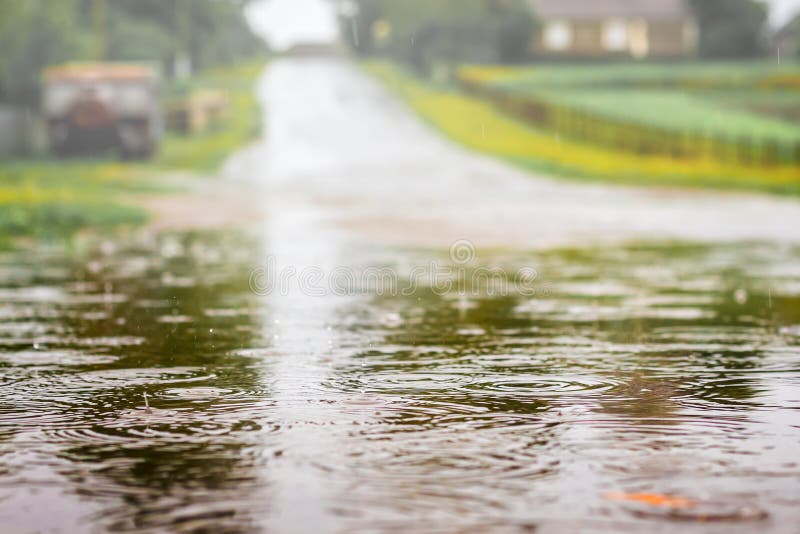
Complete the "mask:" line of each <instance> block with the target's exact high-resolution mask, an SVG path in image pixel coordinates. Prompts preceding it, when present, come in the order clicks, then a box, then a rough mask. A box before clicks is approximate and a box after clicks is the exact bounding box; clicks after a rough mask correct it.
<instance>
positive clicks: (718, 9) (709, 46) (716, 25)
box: [691, 0, 767, 58]
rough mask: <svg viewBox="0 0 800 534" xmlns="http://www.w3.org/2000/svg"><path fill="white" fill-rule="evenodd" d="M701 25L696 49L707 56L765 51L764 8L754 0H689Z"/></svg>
mask: <svg viewBox="0 0 800 534" xmlns="http://www.w3.org/2000/svg"><path fill="white" fill-rule="evenodd" d="M691 5H692V9H693V10H694V13H695V16H696V17H697V21H698V24H699V26H700V42H699V53H700V56H701V57H706V58H744V57H755V56H758V55H761V54H763V53H764V51H765V45H764V28H765V25H766V21H767V8H766V6H765V5H764V4H762V3H761V2H756V1H755V0H692V1H691Z"/></svg>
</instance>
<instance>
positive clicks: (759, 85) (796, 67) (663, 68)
mask: <svg viewBox="0 0 800 534" xmlns="http://www.w3.org/2000/svg"><path fill="white" fill-rule="evenodd" d="M459 81H460V82H461V83H462V84H466V85H465V86H469V87H480V88H483V91H488V92H489V93H490V94H491V95H493V96H492V97H491V98H493V99H494V100H497V99H498V95H501V96H500V99H501V100H502V99H506V98H508V99H512V98H513V99H519V98H522V99H528V100H529V101H531V102H537V103H539V105H542V106H545V107H546V108H547V109H550V110H551V112H550V113H548V114H546V115H547V116H553V115H554V114H555V113H560V112H561V110H569V111H572V112H575V113H578V114H581V117H579V118H578V120H579V121H583V122H584V123H586V124H588V125H589V126H587V127H581V126H580V125H579V126H578V128H577V129H578V132H579V133H580V134H582V135H581V138H583V139H585V140H588V141H590V142H597V143H600V144H602V143H604V142H607V138H608V135H607V131H608V128H611V129H612V131H613V132H616V133H613V134H612V136H614V137H618V138H624V137H628V138H629V139H627V140H625V141H621V142H620V143H619V145H618V146H617V148H624V147H625V146H628V147H629V149H631V150H638V149H639V148H638V147H637V144H636V137H637V136H646V135H649V134H651V133H652V132H655V134H654V135H659V133H663V134H664V135H668V136H672V139H671V140H670V139H667V140H665V141H664V142H663V143H662V144H661V145H657V144H655V145H654V144H653V143H651V144H650V146H649V147H648V148H649V149H650V150H652V149H654V148H658V147H659V146H661V147H663V148H664V149H665V150H666V152H665V153H666V154H670V153H671V152H672V148H671V146H670V144H669V142H670V141H671V142H672V145H677V144H678V142H680V140H681V139H685V138H686V137H687V136H692V138H694V139H696V140H698V143H699V144H700V145H708V146H710V144H711V143H712V142H713V143H714V144H716V145H718V146H719V145H726V146H727V148H726V149H723V150H718V151H717V152H716V154H715V155H717V156H720V154H722V153H726V154H727V156H724V157H740V156H739V155H738V154H740V153H742V154H744V155H743V156H741V159H746V158H751V156H749V155H747V154H749V153H750V154H755V156H754V157H757V158H762V159H763V160H764V161H771V162H774V161H797V150H798V146H800V121H799V120H798V119H799V118H800V64H798V63H787V64H778V63H777V62H769V61H759V62H738V63H677V64H659V63H656V64H638V63H610V64H542V65H537V66H522V67H497V66H466V67H463V68H462V69H460V71H459ZM502 95H506V96H502ZM543 116H545V115H543ZM594 119H600V122H596V121H594ZM539 125H540V126H543V127H548V126H550V127H555V125H553V124H549V125H548V123H547V122H546V121H543V122H542V123H540V124H539ZM567 126H569V125H567ZM556 131H559V132H560V133H563V134H565V135H572V134H574V133H576V132H575V131H574V128H573V130H569V129H568V130H564V126H563V124H561V125H560V128H556ZM628 134H631V135H628ZM631 137H632V139H631ZM696 146H698V145H696ZM741 147H744V148H741ZM706 149H707V147H706ZM742 150H744V151H745V152H741V151H742ZM769 150H772V152H767V151H769ZM737 151H740V152H737ZM720 157H723V156H720ZM759 161H761V160H759Z"/></svg>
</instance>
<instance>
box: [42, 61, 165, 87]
mask: <svg viewBox="0 0 800 534" xmlns="http://www.w3.org/2000/svg"><path fill="white" fill-rule="evenodd" d="M44 78H45V80H47V81H55V80H74V81H84V82H95V81H100V80H115V81H143V80H155V79H157V78H158V73H157V72H156V71H155V69H154V68H152V67H150V66H148V65H142V64H136V63H65V64H63V65H54V66H51V67H47V68H46V69H45V70H44Z"/></svg>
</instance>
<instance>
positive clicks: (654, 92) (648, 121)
mask: <svg viewBox="0 0 800 534" xmlns="http://www.w3.org/2000/svg"><path fill="white" fill-rule="evenodd" d="M764 92H767V93H772V91H764ZM715 93H717V96H716V98H714V97H711V96H705V95H704V94H703V92H702V91H701V92H699V93H698V92H689V91H685V90H675V89H605V88H602V89H560V90H555V89H545V90H535V89H534V90H532V91H531V94H534V95H537V96H539V97H541V98H544V99H546V100H547V101H549V102H553V103H556V104H561V105H567V106H570V107H573V108H577V109H582V110H584V111H589V112H592V113H595V114H598V115H601V116H604V117H610V118H613V119H617V120H622V121H625V122H629V123H632V124H639V125H643V126H653V127H656V128H660V129H664V130H670V131H676V132H683V131H691V132H702V133H705V134H709V133H710V134H715V135H720V136H727V137H731V138H740V137H749V138H770V139H774V140H776V141H780V142H787V143H797V142H800V126H798V125H796V124H792V123H791V122H789V121H788V120H782V119H780V118H777V117H774V116H768V115H766V114H761V113H759V112H758V111H757V110H756V109H755V107H754V108H753V109H752V111H749V110H748V109H747V108H748V107H749V106H748V104H749V103H750V102H751V101H752V103H753V104H755V103H756V102H758V101H763V100H767V99H769V98H770V97H771V96H772V95H761V94H758V92H756V91H750V93H756V94H755V95H753V94H741V91H739V93H740V94H739V95H738V97H737V98H738V100H729V101H728V105H725V102H726V101H725V98H724V96H723V97H722V98H720V95H719V94H718V93H719V91H715ZM793 96H795V98H800V93H797V94H796V95H793Z"/></svg>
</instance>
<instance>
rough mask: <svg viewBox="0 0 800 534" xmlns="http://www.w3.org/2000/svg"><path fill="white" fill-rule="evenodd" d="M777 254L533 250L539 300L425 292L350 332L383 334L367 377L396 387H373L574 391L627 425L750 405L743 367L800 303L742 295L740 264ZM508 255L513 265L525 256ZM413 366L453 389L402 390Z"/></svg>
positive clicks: (534, 405) (537, 394)
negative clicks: (394, 321) (541, 289)
mask: <svg viewBox="0 0 800 534" xmlns="http://www.w3.org/2000/svg"><path fill="white" fill-rule="evenodd" d="M742 258H744V259H745V260H747V261H743V259H742ZM773 259H774V258H773V256H772V253H771V251H770V250H768V249H758V250H755V251H752V252H751V251H749V249H747V250H745V251H742V249H741V247H739V246H733V245H732V246H727V247H726V246H723V247H707V246H700V245H668V246H634V247H627V248H616V249H614V248H603V249H581V250H562V251H555V252H552V253H544V254H541V253H540V254H537V255H536V257H535V261H536V267H537V268H539V269H540V272H541V273H542V274H543V275H545V276H546V277H547V278H546V279H542V282H544V283H546V284H552V287H553V293H552V294H550V295H547V296H543V297H537V298H534V299H525V298H522V297H519V296H514V295H510V296H503V297H488V296H485V295H484V296H483V297H480V298H467V299H465V298H463V297H462V298H459V296H458V295H446V296H440V295H438V294H436V293H435V292H434V291H431V290H426V289H420V290H418V291H417V292H416V293H415V294H414V295H412V296H408V297H393V298H389V297H383V298H380V299H376V300H375V301H374V302H373V305H374V306H375V307H376V308H377V309H378V310H384V311H385V310H391V312H392V313H393V314H395V315H396V316H398V317H401V318H402V322H401V323H400V324H398V325H395V326H394V327H389V328H386V325H382V324H370V323H369V320H368V319H365V322H366V324H365V325H361V326H360V327H358V328H365V329H370V328H372V329H376V330H378V331H380V332H381V333H382V334H383V341H382V343H380V344H378V345H383V346H384V348H379V349H378V350H375V351H365V352H363V353H361V355H360V359H359V361H360V362H361V363H364V364H365V365H368V366H369V373H370V374H371V373H378V374H380V373H386V374H387V376H388V375H392V380H394V381H395V382H397V383H393V382H392V381H391V380H390V383H391V386H389V385H381V386H379V387H377V389H378V390H379V391H380V392H382V393H386V392H391V393H392V394H396V395H411V396H414V395H416V396H424V397H425V398H427V399H431V400H433V399H435V400H440V401H441V402H442V403H453V404H454V405H459V404H463V405H469V406H473V407H479V406H480V407H483V408H485V409H487V410H490V411H494V412H496V413H500V412H506V413H540V412H541V411H543V410H546V409H547V407H548V406H549V405H550V404H551V403H552V400H553V399H555V398H558V399H559V404H564V403H569V399H570V398H573V397H574V399H575V402H580V401H581V400H583V399H586V398H592V399H594V400H596V401H597V402H599V403H600V405H601V406H602V410H604V411H608V412H611V413H616V414H620V415H627V416H629V417H630V418H631V419H632V420H636V419H642V420H645V419H648V418H669V417H671V416H674V415H675V414H676V412H678V411H679V410H680V409H681V407H686V406H693V407H698V406H699V407H700V408H701V409H702V407H703V406H708V407H709V408H711V409H713V407H714V406H722V405H730V406H734V405H746V406H752V405H754V404H756V403H757V398H758V396H759V395H760V393H761V392H762V388H763V386H761V385H760V382H761V379H759V378H756V377H754V376H752V375H749V374H748V373H746V371H747V370H750V369H757V368H759V366H762V365H763V359H764V352H763V350H762V345H764V344H766V343H769V342H770V341H771V340H774V335H775V325H778V324H786V323H792V322H796V321H797V318H796V317H795V315H796V314H797V313H798V310H800V306H798V302H797V299H794V300H792V299H791V298H789V297H786V296H781V295H778V294H770V295H767V294H765V292H764V291H761V290H753V289H751V290H750V291H749V292H748V293H747V296H746V298H743V297H742V294H741V291H740V290H739V289H740V288H753V287H757V285H756V284H757V282H758V277H757V274H753V273H751V272H750V271H749V270H748V269H753V268H756V267H757V266H758V265H759V264H765V263H766V264H769V262H770V261H773ZM504 261H507V264H505V265H504V267H505V268H506V270H507V271H508V272H513V271H514V270H515V269H516V268H517V267H518V266H519V265H530V264H531V262H532V261H531V259H530V258H522V259H519V258H516V259H515V258H510V259H509V257H505V258H504ZM529 301H532V302H533V304H532V305H530V306H528V305H527V302H529ZM528 309H530V310H533V311H532V312H528V311H526V310H528ZM595 310H597V312H596V313H595ZM385 347H391V348H390V349H387V348H385ZM345 371H347V372H345ZM340 372H342V373H343V375H342V380H343V384H346V385H344V386H343V387H353V388H366V389H367V390H369V389H370V388H371V387H375V386H374V384H372V383H370V382H369V381H368V380H366V378H364V379H362V377H364V376H365V372H364V370H363V369H359V368H358V367H352V368H350V367H346V366H345V367H343V368H341V369H340ZM414 374H429V375H431V377H432V379H433V378H435V379H437V380H440V381H442V382H445V383H446V382H447V381H448V380H449V381H450V383H451V384H452V386H453V387H452V388H448V387H443V386H439V387H432V388H431V389H429V390H428V391H425V390H424V388H422V387H419V388H418V387H417V385H416V384H414V385H413V387H408V388H405V389H404V388H403V387H402V383H403V379H402V376H403V375H405V376H406V377H411V376H413V375H414ZM396 375H400V378H397V376H396ZM463 375H470V376H472V377H473V378H475V379H474V380H472V381H466V380H463V378H464V377H463ZM553 376H563V377H564V381H563V383H562V384H561V385H562V388H561V391H562V392H563V393H562V394H561V395H557V394H555V393H557V392H554V391H552V390H551V389H549V387H550V386H551V385H552V377H553ZM542 377H547V379H548V380H551V382H547V381H543V380H542ZM570 377H574V379H573V378H570ZM465 417H468V416H465Z"/></svg>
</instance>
